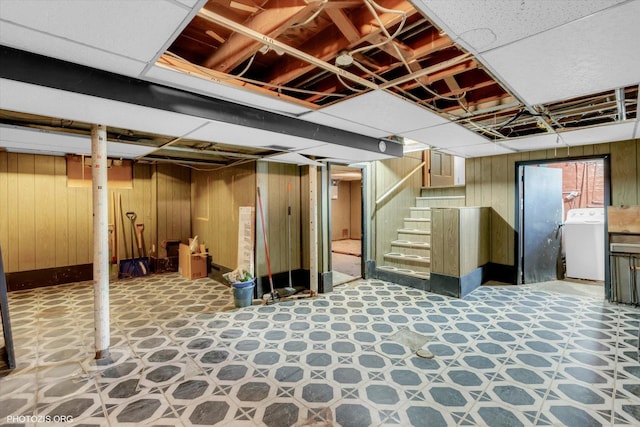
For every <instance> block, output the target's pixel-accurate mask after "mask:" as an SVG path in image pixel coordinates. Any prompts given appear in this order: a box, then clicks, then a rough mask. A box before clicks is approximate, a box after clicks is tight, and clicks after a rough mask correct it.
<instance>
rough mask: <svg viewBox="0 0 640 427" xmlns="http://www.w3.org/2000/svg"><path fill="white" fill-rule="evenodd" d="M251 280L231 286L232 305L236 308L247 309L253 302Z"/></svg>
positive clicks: (252, 282) (252, 283)
mask: <svg viewBox="0 0 640 427" xmlns="http://www.w3.org/2000/svg"><path fill="white" fill-rule="evenodd" d="M254 287H255V284H254V281H253V279H251V280H247V281H246V282H237V283H234V284H233V303H234V305H235V306H236V307H238V308H240V307H249V306H250V305H251V303H252V302H253V288H254Z"/></svg>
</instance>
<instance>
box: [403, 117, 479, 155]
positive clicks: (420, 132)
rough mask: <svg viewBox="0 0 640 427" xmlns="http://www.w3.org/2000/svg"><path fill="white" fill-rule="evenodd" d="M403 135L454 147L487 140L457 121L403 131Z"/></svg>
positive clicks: (427, 142) (440, 146)
mask: <svg viewBox="0 0 640 427" xmlns="http://www.w3.org/2000/svg"><path fill="white" fill-rule="evenodd" d="M401 135H402V136H404V137H406V138H409V139H414V140H416V141H421V142H424V143H425V144H428V145H430V146H432V147H437V148H446V149H452V148H454V147H462V146H468V145H476V144H485V143H487V140H486V139H484V138H483V137H481V136H480V135H478V134H477V133H474V132H471V131H470V130H469V129H467V128H465V127H463V126H460V125H459V124H456V123H451V122H447V123H444V124H441V125H439V126H433V127H429V128H426V129H417V130H414V131H411V132H402V133H401Z"/></svg>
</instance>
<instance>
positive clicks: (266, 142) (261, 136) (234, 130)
mask: <svg viewBox="0 0 640 427" xmlns="http://www.w3.org/2000/svg"><path fill="white" fill-rule="evenodd" d="M188 137H189V138H194V139H200V140H203V141H209V142H219V143H224V144H231V145H239V146H245V147H269V146H277V147H282V151H297V150H302V149H305V148H309V147H314V146H316V145H318V144H320V142H318V141H314V140H311V139H306V138H300V137H297V136H292V135H285V134H282V133H276V132H270V131H267V130H263V129H257V128H250V127H244V126H240V125H236V124H232V123H224V122H214V121H209V122H208V123H207V125H206V126H203V127H201V128H199V129H197V130H195V131H193V132H191V133H190V134H189V135H188Z"/></svg>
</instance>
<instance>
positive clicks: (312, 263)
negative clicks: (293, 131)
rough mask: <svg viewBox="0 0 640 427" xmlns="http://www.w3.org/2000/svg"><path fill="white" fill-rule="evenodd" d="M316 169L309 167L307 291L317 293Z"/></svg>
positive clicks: (315, 167)
mask: <svg viewBox="0 0 640 427" xmlns="http://www.w3.org/2000/svg"><path fill="white" fill-rule="evenodd" d="M317 221H318V167H317V166H315V165H310V166H309V275H310V276H311V277H309V289H310V290H311V292H312V293H314V294H317V293H318V228H317V227H316V223H317Z"/></svg>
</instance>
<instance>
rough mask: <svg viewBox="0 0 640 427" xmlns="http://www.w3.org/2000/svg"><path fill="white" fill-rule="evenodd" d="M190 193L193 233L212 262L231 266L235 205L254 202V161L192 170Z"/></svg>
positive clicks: (235, 233) (234, 255)
mask: <svg viewBox="0 0 640 427" xmlns="http://www.w3.org/2000/svg"><path fill="white" fill-rule="evenodd" d="M192 197H193V206H192V215H193V234H194V235H198V240H199V241H200V242H201V243H204V244H205V245H206V246H207V248H208V249H209V254H210V255H211V257H212V261H213V262H214V263H215V264H218V265H222V266H224V267H227V268H231V269H235V268H236V267H237V262H238V214H239V209H238V208H239V207H240V206H253V207H255V206H256V165H255V163H253V162H252V163H245V164H243V165H239V166H234V167H229V168H224V169H220V170H217V171H212V172H203V171H193V175H192ZM256 215H257V213H256ZM256 218H258V217H257V216H256ZM258 220H259V219H258Z"/></svg>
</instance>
